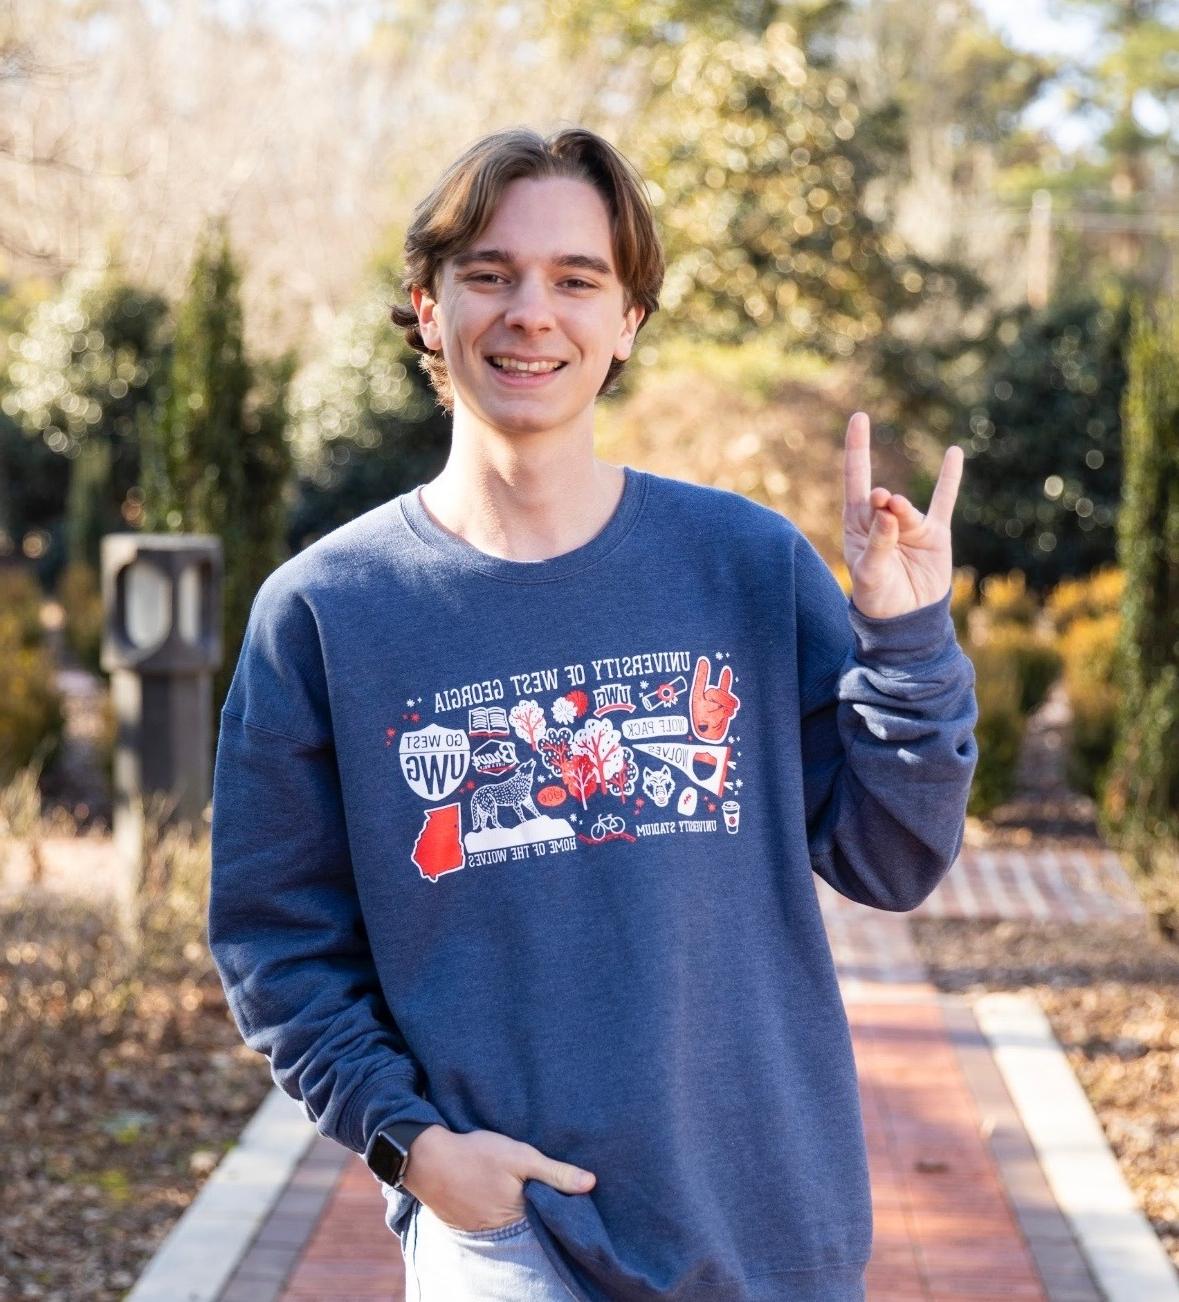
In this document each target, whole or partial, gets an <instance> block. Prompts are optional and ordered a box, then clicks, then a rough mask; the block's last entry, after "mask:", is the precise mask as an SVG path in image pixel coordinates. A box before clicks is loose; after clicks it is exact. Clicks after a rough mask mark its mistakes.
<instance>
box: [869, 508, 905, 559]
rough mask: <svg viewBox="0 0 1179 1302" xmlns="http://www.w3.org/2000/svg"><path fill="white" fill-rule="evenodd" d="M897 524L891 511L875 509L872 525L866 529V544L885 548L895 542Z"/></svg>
mask: <svg viewBox="0 0 1179 1302" xmlns="http://www.w3.org/2000/svg"><path fill="white" fill-rule="evenodd" d="M898 528H899V525H898V523H897V518H896V516H895V515H893V513H892V512H891V511H876V512H874V513H873V516H872V527H871V528H870V529H869V530H868V546H869V547H875V548H878V549H879V550H881V551H884V550H887V549H888V548H889V547H891V546H892V545H893V543H894V542H896V537H897V530H898Z"/></svg>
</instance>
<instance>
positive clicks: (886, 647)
mask: <svg viewBox="0 0 1179 1302" xmlns="http://www.w3.org/2000/svg"><path fill="white" fill-rule="evenodd" d="M950 596H951V592H950V591H947V592H946V593H945V594H944V595H943V596H942V597H941V598H940V599H939V600H938V601H931V602H930V603H929V604H928V605H925V606H918V607H917V609H916V610H910V611H906V613H905V614H903V615H893V616H891V617H890V618H888V619H876V618H874V617H873V616H871V615H865V614H864V613H863V611H861V610H858V609H857V608H856V606H855V603H854V602H853V601H852V599H851V597H848V599H847V614H848V619H849V620H850V621H851V626H852V631H853V632H854V634H855V640H856V659H857V660H862V661H864V662H871V663H872V664H878V665H904V664H911V663H912V662H913V661H915V660H920V661H928V660H937V659H939V658H940V657H941V656H943V655H945V654H946V652H947V651H948V650H949V649H950V647H951V646H952V645H953V644H954V643H955V641H956V638H955V633H954V621H953V619H952V618H951V617H950Z"/></svg>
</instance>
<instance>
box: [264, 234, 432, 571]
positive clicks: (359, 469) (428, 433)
mask: <svg viewBox="0 0 1179 1302" xmlns="http://www.w3.org/2000/svg"><path fill="white" fill-rule="evenodd" d="M398 243H399V241H398ZM400 298H401V290H400V284H399V282H398V281H397V280H396V279H395V278H394V276H393V275H392V273H391V272H390V271H389V269H388V268H384V269H382V268H380V267H377V268H376V269H375V270H374V272H373V273H372V284H371V287H370V288H369V289H368V290H367V291H366V292H365V293H364V294H363V295H362V296H361V297H359V298H358V299H357V300H356V302H354V303H353V304H352V305H351V306H350V307H349V308H348V309H347V310H345V311H344V312H342V313H341V314H340V315H339V316H338V317H337V319H336V321H335V322H334V324H333V327H332V330H331V333H330V335H329V337H328V338H327V340H326V341H324V344H323V347H322V348H321V350H320V351H319V353H318V355H317V356H316V358H315V359H313V360H312V361H311V362H310V363H309V364H308V365H307V366H305V367H304V368H303V369H302V370H301V371H300V373H299V375H298V376H297V377H296V379H295V381H294V384H293V385H292V390H291V400H290V418H291V435H292V441H293V447H294V454H295V464H296V470H297V472H298V480H297V489H296V496H295V500H294V502H293V504H292V507H291V512H290V519H289V524H288V534H287V539H288V542H289V544H290V547H291V549H292V551H299V550H301V549H302V548H303V547H305V546H307V545H308V543H311V542H313V541H314V540H315V539H316V538H318V537H320V536H321V535H322V534H324V533H327V532H328V531H329V530H331V529H334V528H336V527H337V526H339V525H341V524H344V523H345V522H346V521H348V520H351V519H353V518H354V517H355V516H357V515H359V514H360V513H361V512H363V511H367V510H369V509H371V508H372V507H375V506H379V505H380V504H381V503H382V502H386V501H388V500H389V499H390V498H391V497H395V496H397V494H399V493H401V492H404V491H405V490H406V489H408V488H412V487H414V485H416V484H420V483H423V482H425V481H426V480H428V479H432V478H433V477H434V475H435V474H437V473H438V471H439V470H441V469H442V466H443V464H444V462H445V460H446V454H447V450H448V448H449V444H450V417H449V416H447V415H446V413H445V412H444V411H443V410H442V408H441V407H439V406H438V405H437V403H436V401H435V397H434V390H433V389H432V388H431V387H430V384H429V381H428V380H427V378H426V375H425V373H424V372H423V371H422V369H421V367H420V366H419V364H418V358H419V356H420V354H418V353H417V352H415V351H414V350H413V349H412V348H410V347H409V345H408V344H406V343H405V340H404V336H403V335H402V333H401V331H400V330H398V329H397V328H396V327H395V326H394V325H393V324H392V322H391V321H390V319H389V308H390V306H391V305H392V303H393V302H394V300H395V299H400Z"/></svg>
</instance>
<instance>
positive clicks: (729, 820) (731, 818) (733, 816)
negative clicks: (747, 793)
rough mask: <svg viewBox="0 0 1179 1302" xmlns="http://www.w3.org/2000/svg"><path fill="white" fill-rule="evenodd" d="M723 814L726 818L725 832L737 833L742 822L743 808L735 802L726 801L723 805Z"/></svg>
mask: <svg viewBox="0 0 1179 1302" xmlns="http://www.w3.org/2000/svg"><path fill="white" fill-rule="evenodd" d="M721 813H722V814H723V815H724V818H725V831H727V832H736V830H737V826H738V824H739V823H740V822H741V806H740V805H739V804H738V803H737V801H735V800H726V801H723V802H722V804H721Z"/></svg>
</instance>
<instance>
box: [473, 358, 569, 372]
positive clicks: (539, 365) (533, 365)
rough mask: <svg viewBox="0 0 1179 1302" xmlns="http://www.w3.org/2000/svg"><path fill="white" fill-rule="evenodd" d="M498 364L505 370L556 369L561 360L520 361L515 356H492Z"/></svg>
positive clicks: (492, 359)
mask: <svg viewBox="0 0 1179 1302" xmlns="http://www.w3.org/2000/svg"><path fill="white" fill-rule="evenodd" d="M490 360H491V361H492V362H493V363H494V364H495V365H496V366H499V367H502V368H503V369H504V370H505V371H555V370H556V369H557V367H558V366H561V365H563V363H561V362H518V361H516V359H515V358H514V357H492V358H491V359H490Z"/></svg>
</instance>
